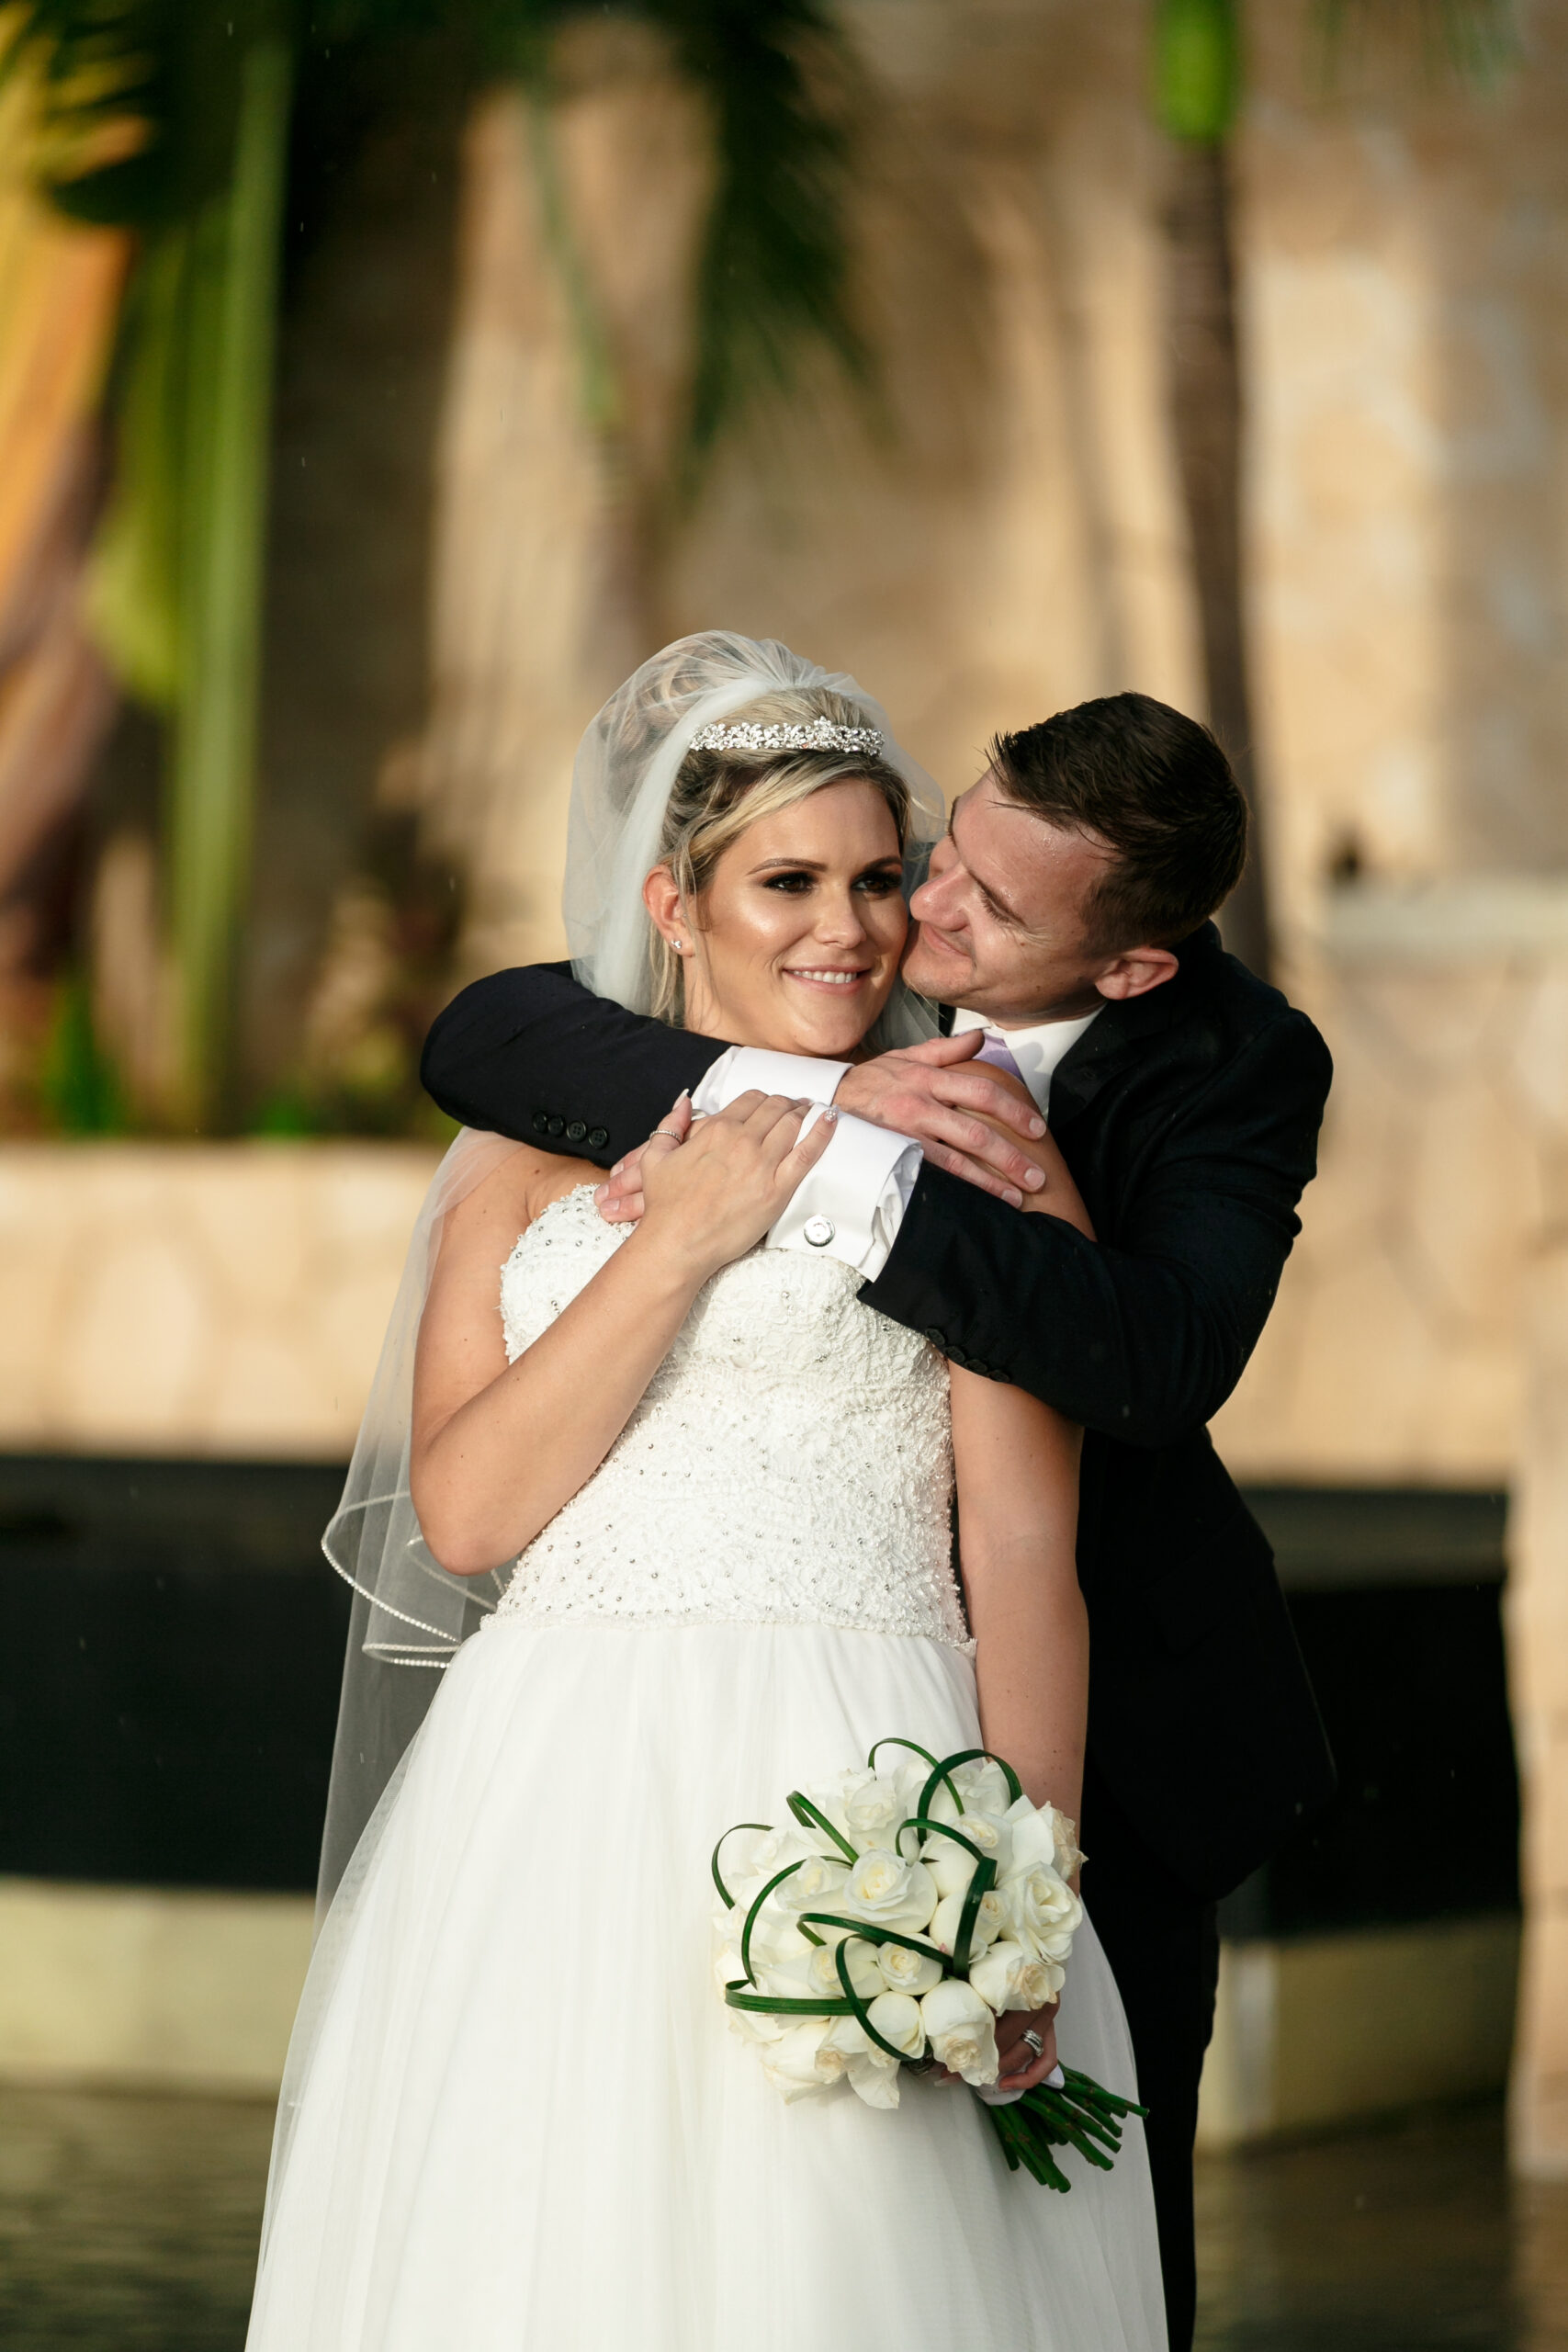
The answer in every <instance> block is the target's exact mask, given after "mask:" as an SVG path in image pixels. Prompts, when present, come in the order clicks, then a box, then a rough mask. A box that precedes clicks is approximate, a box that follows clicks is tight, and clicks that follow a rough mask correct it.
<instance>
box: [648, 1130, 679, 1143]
mask: <svg viewBox="0 0 1568 2352" xmlns="http://www.w3.org/2000/svg"><path fill="white" fill-rule="evenodd" d="M653 1132H654V1134H655V1135H656V1136H669V1138H670V1140H671V1143H679V1142H680V1140H681V1138H680V1136H678V1135H677V1134H676V1132H675V1130H674V1128H673V1127H655V1128H654V1130H653Z"/></svg>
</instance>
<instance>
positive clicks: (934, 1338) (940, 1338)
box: [926, 1324, 947, 1349]
mask: <svg viewBox="0 0 1568 2352" xmlns="http://www.w3.org/2000/svg"><path fill="white" fill-rule="evenodd" d="M926 1337H927V1339H928V1340H930V1341H931V1345H932V1347H933V1348H943V1349H945V1348H946V1346H947V1333H946V1332H945V1331H939V1330H938V1329H936V1327H935V1326H934V1324H933V1326H932V1327H931V1329H930V1330H929V1331H928V1332H927V1333H926Z"/></svg>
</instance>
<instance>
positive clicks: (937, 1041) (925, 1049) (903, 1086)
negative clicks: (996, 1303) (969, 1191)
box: [833, 1029, 1045, 1209]
mask: <svg viewBox="0 0 1568 2352" xmlns="http://www.w3.org/2000/svg"><path fill="white" fill-rule="evenodd" d="M984 1043H985V1032H984V1031H983V1030H980V1029H971V1030H968V1031H966V1032H965V1033H964V1035H963V1036H962V1037H931V1038H928V1039H927V1041H926V1043H925V1044H924V1045H922V1046H905V1047H904V1048H903V1049H902V1050H901V1051H899V1052H897V1053H892V1054H878V1055H877V1057H876V1059H875V1060H874V1061H869V1062H861V1063H860V1064H858V1066H857V1067H856V1068H855V1069H847V1070H846V1071H845V1072H844V1075H843V1077H842V1078H841V1079H840V1080H839V1091H838V1092H837V1093H836V1094H835V1095H834V1097H833V1104H834V1108H835V1109H836V1110H840V1111H849V1112H852V1114H853V1115H854V1116H855V1117H856V1118H857V1119H869V1120H870V1121H871V1123H872V1125H873V1126H877V1127H891V1128H892V1129H893V1131H894V1133H895V1134H897V1135H901V1136H913V1137H914V1139H915V1141H916V1142H917V1143H918V1144H919V1145H921V1146H922V1147H923V1148H924V1151H925V1155H926V1158H927V1159H929V1160H930V1161H931V1166H932V1167H933V1168H945V1169H946V1170H947V1172H948V1174H949V1175H950V1176H962V1177H963V1178H964V1182H966V1183H969V1184H977V1185H978V1186H979V1188H980V1190H981V1191H982V1192H983V1193H995V1194H996V1196H997V1198H998V1200H1003V1201H1009V1202H1010V1203H1011V1204H1012V1206H1013V1207H1014V1208H1015V1209H1016V1208H1020V1207H1021V1206H1022V1204H1023V1195H1024V1193H1026V1192H1027V1193H1036V1192H1038V1191H1039V1189H1040V1187H1041V1185H1042V1184H1043V1182H1045V1178H1044V1173H1043V1170H1042V1169H1041V1168H1040V1167H1039V1166H1038V1164H1037V1163H1036V1162H1035V1161H1034V1160H1032V1159H1031V1158H1030V1157H1029V1154H1028V1153H1027V1152H1026V1151H1021V1150H1020V1149H1019V1148H1018V1146H1017V1144H1015V1143H1014V1142H1013V1140H1012V1136H1014V1135H1016V1136H1021V1138H1022V1139H1023V1141H1024V1142H1026V1143H1032V1142H1035V1141H1036V1140H1037V1139H1038V1138H1039V1137H1040V1136H1043V1134H1044V1132H1045V1122H1044V1120H1043V1118H1042V1117H1041V1116H1040V1114H1039V1112H1038V1111H1037V1110H1036V1109H1035V1108H1034V1106H1033V1104H1032V1103H1027V1102H1021V1101H1020V1100H1019V1097H1018V1095H1017V1094H1016V1093H1015V1092H1014V1091H1013V1090H1012V1089H1011V1088H1010V1087H1009V1086H1007V1085H1005V1084H1004V1083H1003V1082H1002V1080H1000V1079H998V1076H997V1075H996V1073H995V1072H994V1071H993V1070H992V1069H991V1068H990V1066H989V1065H988V1064H987V1063H985V1062H980V1063H976V1061H975V1058H974V1057H975V1056H976V1054H977V1053H978V1052H979V1050H980V1047H981V1046H983V1045H984ZM987 1119H995V1120H998V1121H999V1122H1000V1123H1001V1124H1002V1125H1004V1126H1006V1127H1008V1128H1010V1130H1011V1134H1008V1135H998V1133H997V1130H996V1128H995V1127H994V1126H987V1125H986V1121H987Z"/></svg>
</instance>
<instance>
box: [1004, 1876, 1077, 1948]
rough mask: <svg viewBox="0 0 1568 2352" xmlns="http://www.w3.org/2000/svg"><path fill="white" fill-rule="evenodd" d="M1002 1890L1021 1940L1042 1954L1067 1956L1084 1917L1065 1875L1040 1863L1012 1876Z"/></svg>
mask: <svg viewBox="0 0 1568 2352" xmlns="http://www.w3.org/2000/svg"><path fill="white" fill-rule="evenodd" d="M1002 1894H1003V1896H1004V1897H1005V1899H1006V1903H1007V1907H1008V1914H1009V1917H1010V1922H1011V1926H1012V1928H1013V1932H1014V1933H1015V1935H1016V1936H1017V1938H1018V1940H1019V1942H1020V1943H1021V1944H1022V1945H1023V1946H1024V1948H1025V1949H1026V1950H1027V1951H1032V1952H1034V1953H1035V1954H1036V1955H1037V1956H1039V1957H1041V1958H1043V1959H1046V1960H1066V1957H1067V1954H1068V1953H1069V1952H1070V1951H1071V1950H1072V1947H1073V1937H1074V1935H1075V1933H1076V1932H1077V1928H1079V1926H1080V1925H1081V1924H1082V1921H1083V1905H1082V1904H1081V1903H1080V1902H1079V1900H1078V1898H1077V1895H1076V1894H1074V1893H1073V1890H1072V1888H1071V1887H1070V1886H1069V1885H1068V1884H1067V1883H1066V1879H1064V1878H1061V1877H1059V1876H1058V1875H1057V1873H1056V1871H1054V1870H1052V1869H1050V1868H1049V1867H1048V1866H1047V1865H1046V1864H1044V1863H1040V1864H1038V1865H1037V1866H1036V1868H1034V1869H1033V1870H1031V1871H1022V1872H1020V1873H1017V1874H1015V1875H1014V1876H1013V1877H1012V1878H1010V1880H1009V1881H1008V1883H1007V1884H1006V1886H1005V1887H1004V1888H1003V1889H1002Z"/></svg>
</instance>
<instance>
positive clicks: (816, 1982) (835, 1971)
mask: <svg viewBox="0 0 1568 2352" xmlns="http://www.w3.org/2000/svg"><path fill="white" fill-rule="evenodd" d="M844 1942H845V1949H846V1951H847V1952H848V1955H849V1957H848V1962H847V1966H848V1968H849V1972H850V1983H851V1984H852V1985H853V1986H854V1989H855V1991H856V1992H857V1993H858V1994H859V1995H860V1997H861V1999H862V2000H863V2001H872V2000H874V1999H875V1997H876V1996H877V1994H878V1993H880V1992H881V1991H882V1990H883V1976H882V1971H881V1969H880V1968H879V1967H878V1966H877V1960H876V1954H875V1952H874V1951H873V1950H872V1948H871V1946H870V1945H869V1944H866V1943H863V1942H862V1941H861V1939H860V1938H859V1937H858V1936H856V1937H854V1938H852V1939H849V1938H846V1939H844ZM805 1973H806V1975H807V1979H808V1982H809V1989H810V1990H811V1991H812V1992H813V1993H825V1994H827V1996H828V1997H829V2000H833V2001H841V2000H842V1999H843V1997H844V1987H843V1985H842V1983H841V1981H840V1976H839V1947H838V1945H837V1944H824V1945H823V1946H822V1948H821V1950H820V1951H814V1952H813V1953H812V1955H811V1958H810V1960H809V1961H808V1962H807V1965H806V1972H805ZM849 2022H851V2023H852V2022H853V2020H852V2019H851V2020H849Z"/></svg>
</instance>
